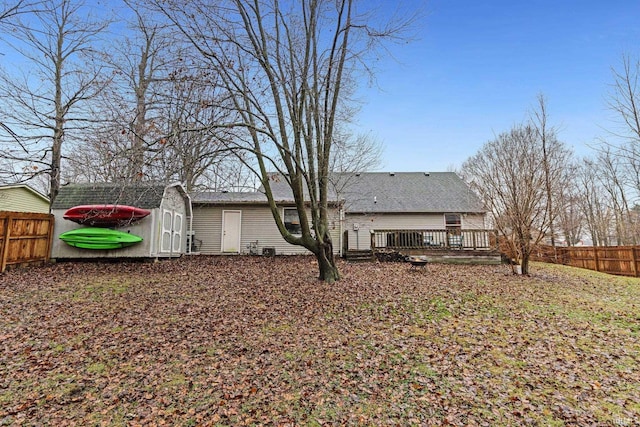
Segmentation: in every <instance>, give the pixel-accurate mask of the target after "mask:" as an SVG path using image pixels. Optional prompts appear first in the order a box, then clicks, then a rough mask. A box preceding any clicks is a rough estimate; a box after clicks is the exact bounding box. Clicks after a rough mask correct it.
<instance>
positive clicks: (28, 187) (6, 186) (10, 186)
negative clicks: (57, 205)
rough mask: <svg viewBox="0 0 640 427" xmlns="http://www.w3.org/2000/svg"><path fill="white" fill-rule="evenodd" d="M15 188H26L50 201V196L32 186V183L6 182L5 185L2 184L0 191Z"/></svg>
mask: <svg viewBox="0 0 640 427" xmlns="http://www.w3.org/2000/svg"><path fill="white" fill-rule="evenodd" d="M13 188H24V189H25V190H27V191H29V192H31V193H33V194H34V195H36V196H37V197H39V198H41V199H42V200H44V201H45V202H47V203H49V198H48V197H47V196H45V195H44V194H42V193H41V192H39V191H38V190H36V189H34V188H32V187H31V186H30V185H27V184H5V185H0V191H2V190H9V189H13Z"/></svg>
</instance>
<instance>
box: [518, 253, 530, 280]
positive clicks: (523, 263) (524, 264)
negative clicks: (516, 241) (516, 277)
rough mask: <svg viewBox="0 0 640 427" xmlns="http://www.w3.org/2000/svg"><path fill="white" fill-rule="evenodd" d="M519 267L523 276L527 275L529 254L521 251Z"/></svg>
mask: <svg viewBox="0 0 640 427" xmlns="http://www.w3.org/2000/svg"><path fill="white" fill-rule="evenodd" d="M520 267H521V269H522V271H521V272H522V275H523V276H528V275H529V254H528V253H523V254H522V259H521V260H520Z"/></svg>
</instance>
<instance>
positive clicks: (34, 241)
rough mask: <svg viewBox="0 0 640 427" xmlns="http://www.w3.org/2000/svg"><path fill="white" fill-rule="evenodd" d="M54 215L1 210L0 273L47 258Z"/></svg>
mask: <svg viewBox="0 0 640 427" xmlns="http://www.w3.org/2000/svg"><path fill="white" fill-rule="evenodd" d="M53 222H54V221H53V215H50V214H41V213H28V212H4V211H0V272H4V271H5V270H6V269H7V268H8V267H10V266H17V265H21V264H28V263H33V262H44V261H47V260H48V259H49V253H50V251H51V238H52V236H53Z"/></svg>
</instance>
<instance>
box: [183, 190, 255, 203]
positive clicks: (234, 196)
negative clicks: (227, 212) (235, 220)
mask: <svg viewBox="0 0 640 427" xmlns="http://www.w3.org/2000/svg"><path fill="white" fill-rule="evenodd" d="M191 201H192V202H193V203H200V204H244V203H248V204H256V203H259V204H263V203H265V204H266V203H267V196H265V195H264V194H263V193H260V192H257V191H254V192H246V191H243V192H239V191H238V192H233V191H203V192H200V193H193V194H192V195H191Z"/></svg>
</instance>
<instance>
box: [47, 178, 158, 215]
mask: <svg viewBox="0 0 640 427" xmlns="http://www.w3.org/2000/svg"><path fill="white" fill-rule="evenodd" d="M166 187H167V185H166V184H158V183H120V184H116V183H85V184H68V185H64V186H62V187H60V191H59V193H58V195H57V196H56V198H55V200H54V202H53V205H52V206H51V208H52V209H68V208H71V207H73V206H78V205H130V206H136V207H139V208H143V209H153V208H157V207H159V206H160V204H161V202H162V197H163V195H164V190H165V188H166Z"/></svg>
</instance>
